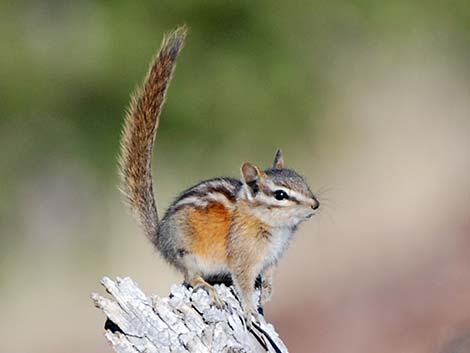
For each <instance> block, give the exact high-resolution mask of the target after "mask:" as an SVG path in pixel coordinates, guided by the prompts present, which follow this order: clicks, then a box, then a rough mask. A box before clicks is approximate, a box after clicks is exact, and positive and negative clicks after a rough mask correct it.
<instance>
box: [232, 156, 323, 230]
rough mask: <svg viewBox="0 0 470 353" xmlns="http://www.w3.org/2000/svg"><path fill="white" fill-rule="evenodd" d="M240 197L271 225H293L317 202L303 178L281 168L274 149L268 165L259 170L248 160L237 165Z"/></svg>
mask: <svg viewBox="0 0 470 353" xmlns="http://www.w3.org/2000/svg"><path fill="white" fill-rule="evenodd" d="M241 171H242V176H243V180H244V185H243V189H242V197H243V198H245V199H246V201H247V202H248V204H249V205H250V207H251V209H252V210H253V211H254V212H255V214H256V216H257V217H259V218H260V219H261V220H262V221H264V222H265V223H267V224H268V225H271V226H273V227H296V226H297V225H298V224H299V223H301V222H302V221H305V220H306V219H308V218H310V217H312V216H313V215H314V214H315V211H316V210H317V209H318V207H319V206H320V203H319V202H318V200H317V199H316V198H315V196H314V195H313V193H312V191H311V190H310V188H309V186H308V184H307V182H306V181H305V179H304V178H302V177H301V176H300V175H299V174H298V173H297V172H295V171H294V170H292V169H287V168H284V159H283V157H282V152H281V150H277V152H276V156H275V158H274V163H273V166H272V168H269V169H267V170H265V171H262V170H261V169H260V168H258V167H257V166H255V165H253V164H251V163H244V164H243V165H242V167H241Z"/></svg>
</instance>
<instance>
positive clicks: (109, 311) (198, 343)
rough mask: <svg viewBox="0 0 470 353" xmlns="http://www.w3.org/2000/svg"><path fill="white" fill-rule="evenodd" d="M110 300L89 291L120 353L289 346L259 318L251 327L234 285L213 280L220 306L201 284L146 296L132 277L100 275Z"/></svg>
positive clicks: (279, 352)
mask: <svg viewBox="0 0 470 353" xmlns="http://www.w3.org/2000/svg"><path fill="white" fill-rule="evenodd" d="M101 283H102V284H103V286H104V287H105V288H106V290H107V291H108V293H109V294H111V295H112V296H113V297H114V300H112V299H109V298H105V297H103V296H101V295H99V294H97V293H93V294H92V299H93V301H94V302H95V306H96V307H98V308H99V309H101V310H102V311H103V312H104V313H105V315H106V316H107V318H108V321H107V325H106V328H107V329H106V332H105V336H106V338H107V339H108V341H109V342H110V344H111V346H112V347H113V348H114V350H115V351H116V352H118V353H138V352H147V353H153V352H168V353H170V352H176V353H187V352H197V353H204V352H216V353H218V352H220V353H222V352H224V353H235V352H236V353H245V352H246V353H248V352H250V353H251V352H255V353H258V352H276V353H286V352H287V348H286V347H285V345H284V344H283V342H282V341H281V339H280V338H279V336H278V335H277V333H276V332H275V331H274V327H273V326H272V325H271V324H268V323H266V321H265V320H264V319H263V318H262V319H261V322H260V323H259V324H257V323H255V324H253V326H252V327H251V328H249V329H247V328H246V327H245V325H244V321H243V315H242V309H241V307H240V302H239V301H238V299H237V297H236V295H235V291H234V289H233V288H232V287H227V286H225V285H223V284H220V285H215V288H216V290H217V292H218V294H219V296H220V297H221V298H222V299H223V300H224V301H225V303H226V306H225V308H224V309H223V310H220V309H217V308H216V307H214V306H213V305H212V303H211V299H210V297H209V295H208V294H207V292H206V291H205V290H203V289H199V290H196V291H193V289H192V288H187V287H186V286H184V285H174V286H172V288H171V294H170V295H169V297H166V298H159V297H157V296H153V297H150V298H149V297H147V296H146V295H145V294H144V293H143V292H142V291H141V290H140V289H139V287H138V286H137V285H136V283H135V282H134V281H133V280H132V279H130V278H123V279H121V278H117V279H116V281H112V280H111V279H109V278H108V277H104V278H103V279H102V281H101Z"/></svg>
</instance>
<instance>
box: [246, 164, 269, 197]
mask: <svg viewBox="0 0 470 353" xmlns="http://www.w3.org/2000/svg"><path fill="white" fill-rule="evenodd" d="M241 170H242V176H243V180H244V181H245V183H246V185H248V186H249V187H250V189H251V191H252V192H253V194H256V193H257V192H258V190H259V184H260V182H262V181H263V180H264V177H265V175H264V172H263V171H262V170H261V169H259V168H258V167H257V166H255V165H254V164H251V163H248V162H246V163H243V164H242V168H241Z"/></svg>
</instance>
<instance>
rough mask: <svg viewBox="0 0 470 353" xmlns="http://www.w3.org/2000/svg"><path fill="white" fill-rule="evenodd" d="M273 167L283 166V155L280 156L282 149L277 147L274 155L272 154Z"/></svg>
mask: <svg viewBox="0 0 470 353" xmlns="http://www.w3.org/2000/svg"><path fill="white" fill-rule="evenodd" d="M273 168H274V169H282V168H284V157H282V151H281V149H280V148H278V149H277V151H276V155H275V156H274V163H273Z"/></svg>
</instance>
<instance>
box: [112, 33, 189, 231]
mask: <svg viewBox="0 0 470 353" xmlns="http://www.w3.org/2000/svg"><path fill="white" fill-rule="evenodd" d="M185 37H186V27H184V26H183V27H180V28H178V29H177V30H175V31H174V32H172V33H170V34H169V35H167V36H166V37H165V39H164V40H163V42H162V45H161V48H160V50H159V52H158V54H157V56H156V58H155V59H154V60H153V63H152V65H151V66H150V70H149V73H148V74H147V77H146V78H145V80H144V84H143V85H142V87H140V88H138V89H137V90H136V92H135V94H134V96H133V98H132V101H131V104H130V107H129V109H128V113H127V116H126V120H125V123H124V132H123V136H122V141H121V157H120V161H119V164H120V172H121V179H122V186H121V189H122V192H123V193H124V194H125V196H126V198H127V200H128V202H129V204H130V205H131V207H132V209H133V210H134V211H135V213H136V218H137V220H138V222H139V223H140V224H141V225H142V227H143V228H144V231H145V233H146V235H147V236H148V237H149V238H152V237H154V235H155V230H156V228H157V224H158V213H157V208H156V203H155V198H154V194H153V185H152V168H151V165H150V162H151V159H152V151H153V145H154V142H155V132H156V129H157V127H158V123H159V117H160V112H161V108H162V106H163V103H164V102H165V94H166V90H167V89H168V85H169V83H170V80H171V74H172V72H173V70H174V68H175V61H176V58H177V57H178V54H179V52H180V50H181V49H182V47H183V43H184V39H185Z"/></svg>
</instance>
